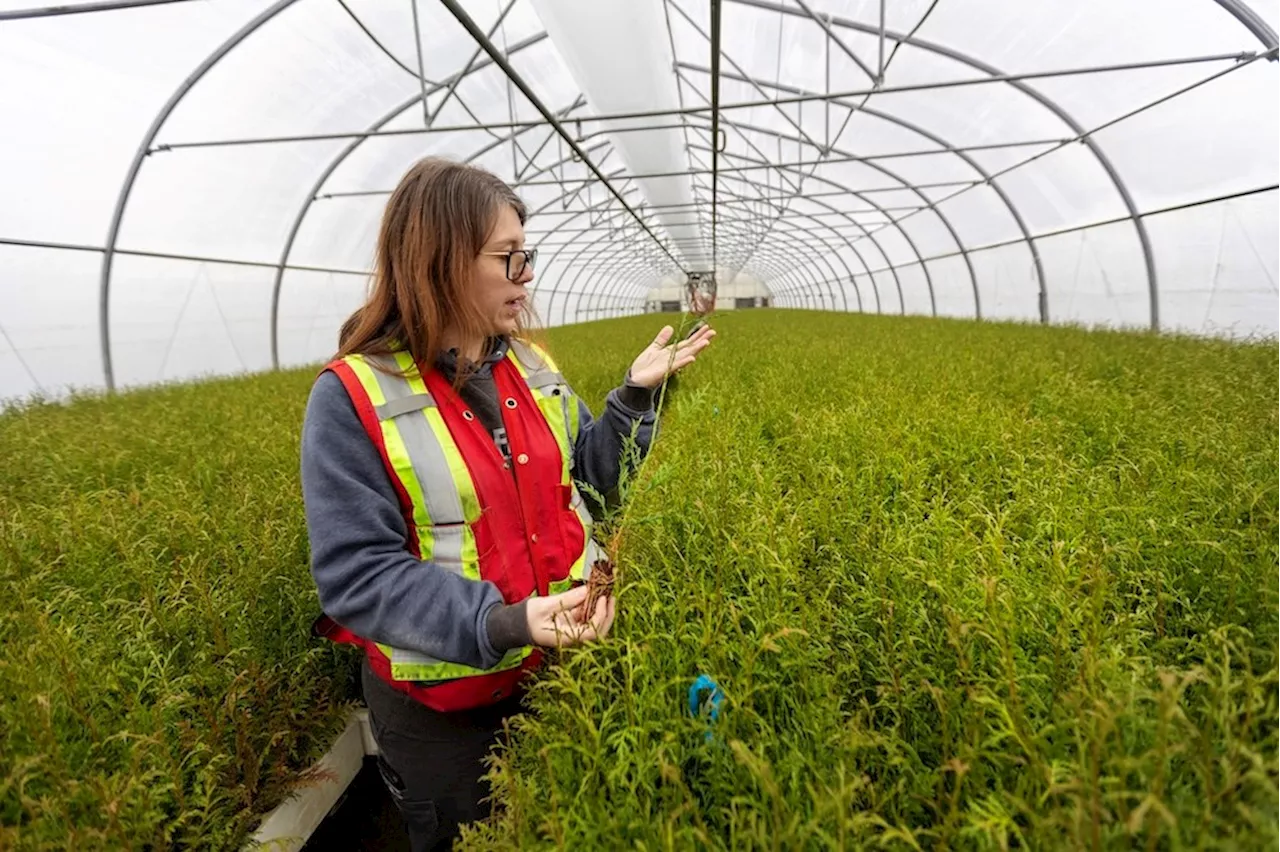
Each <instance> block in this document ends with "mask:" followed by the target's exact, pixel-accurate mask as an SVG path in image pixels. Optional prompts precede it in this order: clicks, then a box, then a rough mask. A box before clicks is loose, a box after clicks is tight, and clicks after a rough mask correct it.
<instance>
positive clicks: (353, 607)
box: [302, 373, 530, 668]
mask: <svg viewBox="0 0 1280 852" xmlns="http://www.w3.org/2000/svg"><path fill="white" fill-rule="evenodd" d="M302 496H303V502H304V503H305V506H306V516H307V534H308V536H309V538H310V542H311V576H312V577H313V578H314V580H315V584H316V589H317V590H318V591H319V594H320V605H321V607H322V608H323V609H324V611H325V612H326V613H327V614H328V615H329V616H330V617H331V618H333V619H334V620H335V621H337V622H338V623H339V624H341V625H343V626H344V627H346V628H348V629H349V630H351V631H353V632H355V633H357V634H359V635H361V636H363V637H365V638H367V639H372V640H373V641H375V642H379V643H382V644H386V645H393V646H395V647H398V648H405V649H408V650H414V651H418V652H420V653H424V654H429V655H431V656H433V657H438V658H439V659H442V660H448V661H450V662H457V663H462V664H464V665H468V666H475V667H478V668H488V667H490V666H493V665H495V664H496V663H497V662H498V660H499V659H501V657H502V655H503V653H505V652H506V651H507V650H508V649H509V648H513V647H518V646H520V645H524V644H528V643H529V641H530V640H529V630H528V624H527V621H526V618H525V611H524V604H523V603H520V604H516V605H513V606H508V605H506V604H504V603H503V600H502V593H501V592H499V591H498V588H497V586H495V585H493V584H492V583H488V582H478V581H475V580H469V579H467V578H465V577H462V576H459V575H458V574H456V573H454V572H452V571H448V570H446V569H443V568H441V567H440V566H438V565H436V564H435V563H433V562H430V561H422V560H419V559H417V558H416V557H414V555H413V554H412V553H410V552H409V551H408V550H407V549H406V546H407V541H408V527H407V526H406V524H405V520H404V516H403V515H402V514H401V513H400V504H399V501H398V499H397V497H396V493H395V489H394V488H393V486H392V484H391V478H390V476H389V475H388V474H387V471H386V469H385V468H384V467H383V464H382V457H381V456H380V455H379V453H378V449H377V447H375V446H374V445H373V442H372V441H370V440H369V436H368V434H367V433H366V432H365V430H364V427H363V426H362V425H361V423H360V418H359V417H358V416H357V414H356V410H355V406H354V405H353V404H352V402H351V398H350V397H349V396H348V395H347V390H346V388H345V387H344V386H343V384H342V381H341V380H340V379H339V378H338V377H337V376H336V375H334V374H333V373H324V374H323V375H321V376H320V378H319V379H317V380H316V383H315V385H314V387H313V388H312V390H311V397H310V399H309V400H308V402H307V413H306V419H305V420H304V421H303V426H302Z"/></svg>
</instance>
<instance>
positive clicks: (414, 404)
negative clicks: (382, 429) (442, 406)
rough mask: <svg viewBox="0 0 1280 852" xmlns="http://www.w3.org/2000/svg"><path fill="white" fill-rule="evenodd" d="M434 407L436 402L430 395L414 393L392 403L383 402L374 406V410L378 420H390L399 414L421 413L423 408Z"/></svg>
mask: <svg viewBox="0 0 1280 852" xmlns="http://www.w3.org/2000/svg"><path fill="white" fill-rule="evenodd" d="M379 384H381V383H379ZM384 393H385V391H384ZM435 407H436V401H435V400H434V399H432V397H431V394H429V393H415V394H412V395H410V396H406V397H402V398H400V399H397V400H394V401H392V402H384V403H383V404H382V405H376V406H374V410H375V411H376V412H377V414H378V419H379V420H390V419H391V418H393V417H399V416H400V415H401V414H411V413H412V412H414V411H421V410H422V409H424V408H435Z"/></svg>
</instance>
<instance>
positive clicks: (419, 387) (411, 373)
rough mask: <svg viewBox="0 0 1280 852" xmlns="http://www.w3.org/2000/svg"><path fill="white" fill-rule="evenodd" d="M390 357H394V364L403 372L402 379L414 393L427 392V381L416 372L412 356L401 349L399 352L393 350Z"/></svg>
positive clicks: (416, 366)
mask: <svg viewBox="0 0 1280 852" xmlns="http://www.w3.org/2000/svg"><path fill="white" fill-rule="evenodd" d="M392 357H394V358H395V359H396V366H397V367H399V368H400V371H401V372H403V373H404V377H403V381H406V382H408V383H409V389H410V390H411V391H413V392H414V393H427V392H428V391H427V383H426V381H424V380H423V378H422V374H421V373H419V372H418V365H417V364H416V363H415V362H414V360H413V356H412V355H410V354H409V353H408V352H407V351H406V350H403V349H401V350H400V351H399V352H393V353H392Z"/></svg>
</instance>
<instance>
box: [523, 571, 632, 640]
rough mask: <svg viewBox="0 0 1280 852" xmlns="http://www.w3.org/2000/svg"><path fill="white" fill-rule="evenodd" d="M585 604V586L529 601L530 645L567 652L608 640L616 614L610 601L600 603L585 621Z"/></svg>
mask: <svg viewBox="0 0 1280 852" xmlns="http://www.w3.org/2000/svg"><path fill="white" fill-rule="evenodd" d="M586 602H587V587H586V586H578V587H577V588H576V589H570V590H569V591H567V592H563V593H561V594H558V595H547V596H546V597H531V598H529V600H528V603H526V604H525V613H526V616H527V617H528V620H529V635H530V636H532V637H533V644H535V645H539V646H541V647H543V648H568V647H571V646H573V645H581V644H583V643H584V642H593V641H595V640H597V639H603V638H604V637H605V636H607V635H608V634H609V628H610V627H612V626H613V617H614V615H615V614H616V612H617V608H616V607H617V605H616V603H615V602H614V600H613V598H612V597H609V598H603V599H601V600H600V601H599V603H597V605H596V612H595V617H594V618H591V619H588V618H587V617H586Z"/></svg>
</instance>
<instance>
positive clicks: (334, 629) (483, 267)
mask: <svg viewBox="0 0 1280 852" xmlns="http://www.w3.org/2000/svg"><path fill="white" fill-rule="evenodd" d="M524 219H525V208H524V205H523V204H522V203H521V201H520V199H519V198H518V197H517V196H516V195H515V193H514V192H512V190H511V189H510V188H509V187H508V186H507V185H506V184H504V183H503V182H502V181H501V180H499V179H498V178H496V177H494V176H493V175H491V174H489V173H488V172H485V171H482V170H480V169H477V168H474V167H471V166H465V165H460V164H457V163H452V162H448V161H445V160H440V159H426V160H423V161H421V162H419V163H417V164H416V165H414V166H413V168H411V169H410V170H409V172H408V173H407V174H406V175H405V176H404V178H403V179H402V180H401V182H400V185H399V186H398V187H397V188H396V190H395V191H394V192H393V193H392V195H391V199H390V201H389V202H388V203H387V207H386V211H385V213H384V215H383V219H382V227H381V232H380V234H379V237H378V246H377V263H376V269H375V272H374V280H373V287H372V291H371V294H370V296H369V299H368V301H367V302H366V303H365V304H364V306H362V307H361V308H360V309H359V310H357V311H356V312H355V313H354V314H353V315H352V316H351V318H350V319H348V320H347V322H346V323H345V324H344V325H343V328H342V331H341V334H340V339H339V352H338V355H337V357H336V358H335V360H334V361H333V362H332V363H330V364H329V365H328V366H327V367H326V368H325V370H324V371H323V372H322V373H321V374H320V376H319V377H318V378H317V379H316V382H315V386H314V387H313V389H312V392H311V398H310V400H309V402H308V404H307V413H306V420H305V422H304V424H303V430H302V487H303V496H304V499H305V503H306V513H307V527H308V533H309V537H310V541H311V553H312V576H313V577H314V579H315V582H316V587H317V589H318V590H319V594H320V602H321V605H322V607H323V609H324V612H325V615H324V616H322V617H321V619H319V620H318V621H317V623H316V629H317V632H318V633H319V634H320V635H324V636H327V637H329V638H331V639H334V640H336V641H341V642H350V643H352V644H356V645H358V646H360V647H361V648H363V649H364V651H365V660H364V662H363V666H362V685H363V690H364V696H365V700H366V702H367V704H368V706H369V715H370V721H371V725H372V728H373V734H374V738H375V739H376V740H377V742H378V747H379V750H380V752H381V754H380V756H379V767H380V769H381V770H382V775H383V779H384V781H385V782H386V784H387V787H388V789H389V790H390V791H391V794H392V796H393V797H394V799H395V801H396V804H397V805H398V807H399V808H400V811H401V813H402V814H403V815H404V819H405V822H406V824H407V826H408V829H409V834H410V838H411V841H412V847H413V848H414V849H415V850H425V849H434V848H447V847H448V846H449V845H450V844H451V843H452V840H453V838H454V837H455V836H456V835H457V833H458V826H459V825H460V824H461V823H464V822H468V821H471V820H475V819H479V818H482V817H483V816H484V815H485V814H486V813H487V808H488V806H487V803H485V802H483V801H482V799H484V797H485V796H486V795H487V790H486V788H485V785H484V783H483V781H482V778H481V776H482V775H483V774H484V771H485V769H484V766H483V763H482V759H483V757H484V755H485V753H486V752H487V751H488V749H489V748H490V746H491V745H493V743H494V742H495V741H496V738H497V732H498V731H499V730H500V729H501V728H502V723H503V720H504V719H505V718H506V717H507V716H509V715H511V714H513V713H515V712H517V711H518V710H519V709H520V704H519V702H520V694H521V681H522V678H523V676H524V675H525V674H526V673H527V672H529V671H530V670H532V669H534V668H536V667H537V665H538V663H539V661H540V659H541V653H540V650H539V649H541V648H552V647H566V646H570V645H578V644H583V643H587V642H595V641H599V640H601V639H603V638H604V637H605V636H606V635H607V634H608V632H609V628H610V627H611V625H612V624H613V619H614V612H615V610H614V602H613V600H612V599H605V600H604V601H603V602H602V603H601V604H600V605H599V606H597V607H596V608H595V612H594V613H593V614H592V613H586V612H584V609H585V607H584V602H585V598H586V591H587V590H586V587H585V586H583V585H580V584H576V583H575V581H581V580H583V579H585V578H586V576H587V575H588V573H589V572H590V569H591V565H592V563H593V562H594V561H595V560H596V559H597V558H600V557H601V556H602V554H600V553H598V551H597V548H596V547H595V544H594V543H593V542H592V540H591V522H592V521H591V515H590V513H589V511H588V509H587V507H586V504H585V503H584V501H583V499H582V496H581V495H580V494H579V491H578V488H577V486H576V485H575V480H576V481H578V482H584V483H586V484H588V485H590V486H591V488H593V489H595V491H596V492H598V493H600V494H608V493H610V492H611V491H613V490H614V489H615V488H616V487H617V483H618V477H619V468H620V464H621V461H620V460H621V458H622V457H623V447H624V442H625V441H626V440H627V439H628V438H629V436H630V435H631V434H632V431H633V427H634V426H636V424H638V429H637V436H636V440H637V441H638V443H639V444H640V450H641V452H642V453H643V452H645V451H647V448H648V443H649V440H650V437H651V435H652V427H653V422H654V412H653V389H654V388H655V387H657V386H658V385H659V384H660V383H661V382H662V381H663V380H664V379H665V378H666V377H667V376H668V375H669V374H671V373H674V372H675V371H676V370H679V369H680V368H682V367H684V366H685V365H687V364H689V363H691V362H692V361H693V360H694V358H695V357H696V356H697V354H698V353H699V352H701V351H702V350H703V349H704V348H706V346H707V345H708V344H709V343H710V342H711V339H712V337H714V335H715V332H713V331H711V330H710V329H709V328H708V329H702V330H700V331H699V333H698V334H697V335H695V336H694V337H692V338H690V339H689V340H686V341H682V342H681V343H679V344H676V345H674V346H668V345H667V344H668V342H669V341H670V338H671V335H672V330H671V328H670V327H666V328H663V330H662V331H661V333H659V334H658V337H657V339H655V340H654V342H653V343H652V344H651V345H650V346H649V347H648V348H646V349H645V350H644V352H642V353H641V354H640V355H639V357H637V358H636V360H635V362H634V363H633V364H632V365H631V369H630V371H629V373H628V375H627V377H626V381H625V382H624V384H623V385H622V386H621V387H619V388H617V389H615V390H613V391H611V392H610V394H609V396H608V399H607V401H606V403H605V410H604V413H603V415H602V416H601V418H600V419H599V420H594V419H593V418H592V415H591V412H590V411H589V410H588V409H587V407H586V406H585V405H584V404H583V403H582V402H581V401H580V400H579V399H578V398H577V397H576V396H574V394H573V391H572V390H571V389H570V388H569V386H568V385H567V384H566V383H565V380H564V377H563V376H561V374H560V373H559V372H558V370H557V369H556V366H555V364H554V363H553V362H552V361H551V359H550V358H549V357H548V356H547V355H546V354H545V353H544V352H542V351H541V350H540V349H538V348H537V347H536V346H534V345H532V344H530V343H528V342H527V341H525V340H524V332H525V329H526V324H527V320H528V318H529V317H530V316H531V313H530V308H529V301H528V293H527V291H526V289H525V288H526V286H527V285H528V284H529V282H531V281H532V280H533V275H534V260H535V257H536V249H533V248H528V247H526V246H525V238H524V227H523V226H524Z"/></svg>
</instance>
